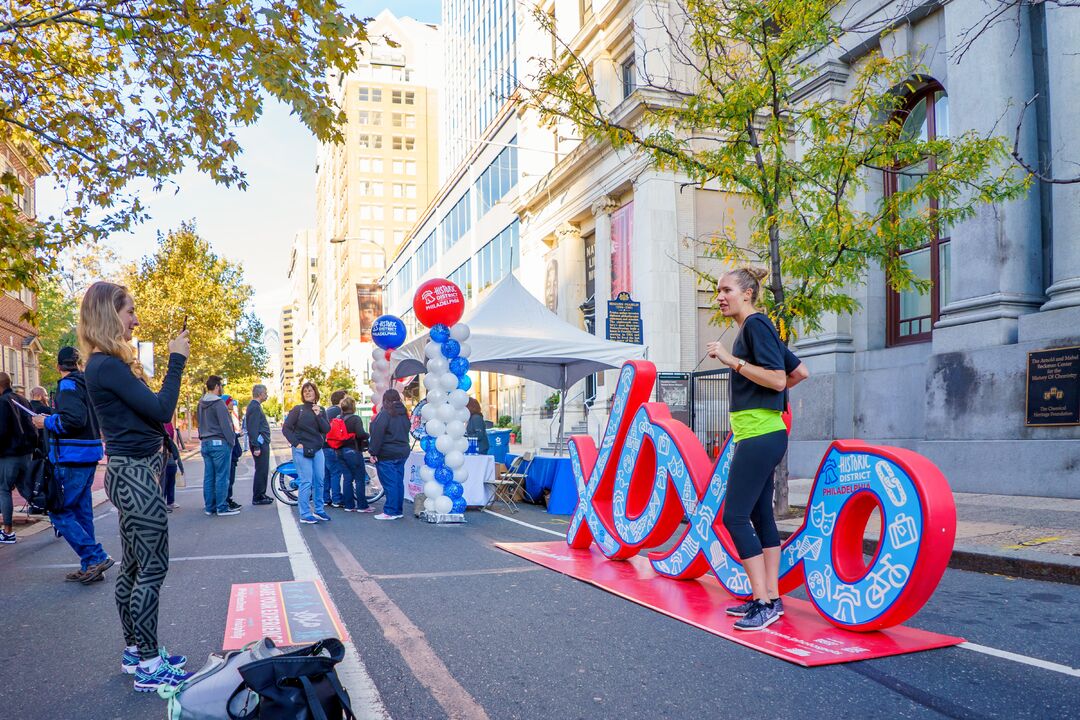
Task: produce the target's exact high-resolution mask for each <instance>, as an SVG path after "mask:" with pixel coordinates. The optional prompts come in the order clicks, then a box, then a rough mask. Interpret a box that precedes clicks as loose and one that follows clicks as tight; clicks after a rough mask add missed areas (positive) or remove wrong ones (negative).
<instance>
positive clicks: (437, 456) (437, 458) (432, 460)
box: [424, 450, 446, 470]
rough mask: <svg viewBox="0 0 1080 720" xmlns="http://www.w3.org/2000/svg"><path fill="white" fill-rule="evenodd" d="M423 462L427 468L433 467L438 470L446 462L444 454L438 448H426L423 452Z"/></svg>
mask: <svg viewBox="0 0 1080 720" xmlns="http://www.w3.org/2000/svg"><path fill="white" fill-rule="evenodd" d="M424 464H425V465H427V466H428V467H429V468H435V469H436V470H438V469H439V468H441V467H442V466H443V465H445V464H446V456H445V455H443V454H442V453H441V452H439V451H438V450H428V451H427V452H426V453H424Z"/></svg>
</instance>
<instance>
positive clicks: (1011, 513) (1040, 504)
mask: <svg viewBox="0 0 1080 720" xmlns="http://www.w3.org/2000/svg"><path fill="white" fill-rule="evenodd" d="M811 483H812V481H811V480H810V479H808V478H806V479H804V478H800V479H795V478H793V479H792V480H791V481H790V484H789V487H788V498H789V503H790V504H791V506H792V512H793V513H794V517H791V518H788V519H786V520H781V521H779V522H778V523H777V524H778V525H779V527H780V535H781V536H782V537H787V536H788V535H790V534H792V533H793V532H795V531H796V530H798V529H799V527H800V526H801V525H802V520H803V516H804V510H805V507H806V501H807V498H808V497H809V495H810V485H811ZM953 499H954V500H955V501H956V520H957V522H956V545H955V547H954V549H953V554H952V558H951V559H950V561H949V567H952V568H957V569H960V570H974V571H977V572H986V573H994V574H998V575H1009V576H1013V577H1024V578H1031V579H1035V580H1050V581H1053V582H1066V583H1071V584H1073V585H1080V500H1065V499H1061V498H1042V497H1023V496H1015V495H982V494H975V493H953ZM880 528H881V525H880V521H879V517H878V515H877V513H875V514H874V515H873V516H872V517H871V518H870V522H869V524H868V525H867V529H866V534H865V536H864V544H865V549H866V551H867V552H868V553H873V552H874V548H875V547H876V545H877V540H878V537H880Z"/></svg>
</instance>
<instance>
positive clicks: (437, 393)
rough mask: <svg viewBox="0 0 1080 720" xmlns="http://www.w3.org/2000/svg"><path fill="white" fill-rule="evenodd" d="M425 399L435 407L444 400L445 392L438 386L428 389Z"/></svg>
mask: <svg viewBox="0 0 1080 720" xmlns="http://www.w3.org/2000/svg"><path fill="white" fill-rule="evenodd" d="M427 401H428V402H429V403H431V404H432V405H435V406H436V407H437V406H439V405H442V404H443V403H444V402H446V393H445V392H443V391H442V389H440V388H435V389H434V390H428V394H427Z"/></svg>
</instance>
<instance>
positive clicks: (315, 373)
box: [298, 365, 326, 392]
mask: <svg viewBox="0 0 1080 720" xmlns="http://www.w3.org/2000/svg"><path fill="white" fill-rule="evenodd" d="M298 377H299V378H300V382H301V383H304V382H307V381H308V380H310V381H311V382H313V383H315V385H316V386H317V387H318V388H319V392H322V391H324V390H326V371H325V370H323V369H322V368H321V367H319V366H318V365H306V366H304V369H303V370H301V371H300V375H299V376H298ZM298 384H299V383H298Z"/></svg>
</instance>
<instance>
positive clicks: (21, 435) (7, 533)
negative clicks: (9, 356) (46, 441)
mask: <svg viewBox="0 0 1080 720" xmlns="http://www.w3.org/2000/svg"><path fill="white" fill-rule="evenodd" d="M27 410H30V401H29V400H27V399H26V398H24V397H23V396H22V395H19V394H17V393H15V392H14V391H12V389H11V376H10V375H8V374H7V373H6V372H0V515H2V516H3V528H0V544H4V545H12V544H14V543H15V529H14V528H13V527H12V526H11V523H12V519H13V517H14V515H15V503H14V501H13V500H12V499H11V492H12V490H18V491H19V494H20V495H22V496H23V497H25V498H29V497H30V494H31V489H30V488H29V487H28V485H29V483H30V459H31V457H32V456H33V453H34V448H35V447H37V444H38V434H37V431H36V430H35V429H34V425H33V423H32V422H31V420H30V415H29V414H28V413H27V412H26V411H27Z"/></svg>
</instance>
